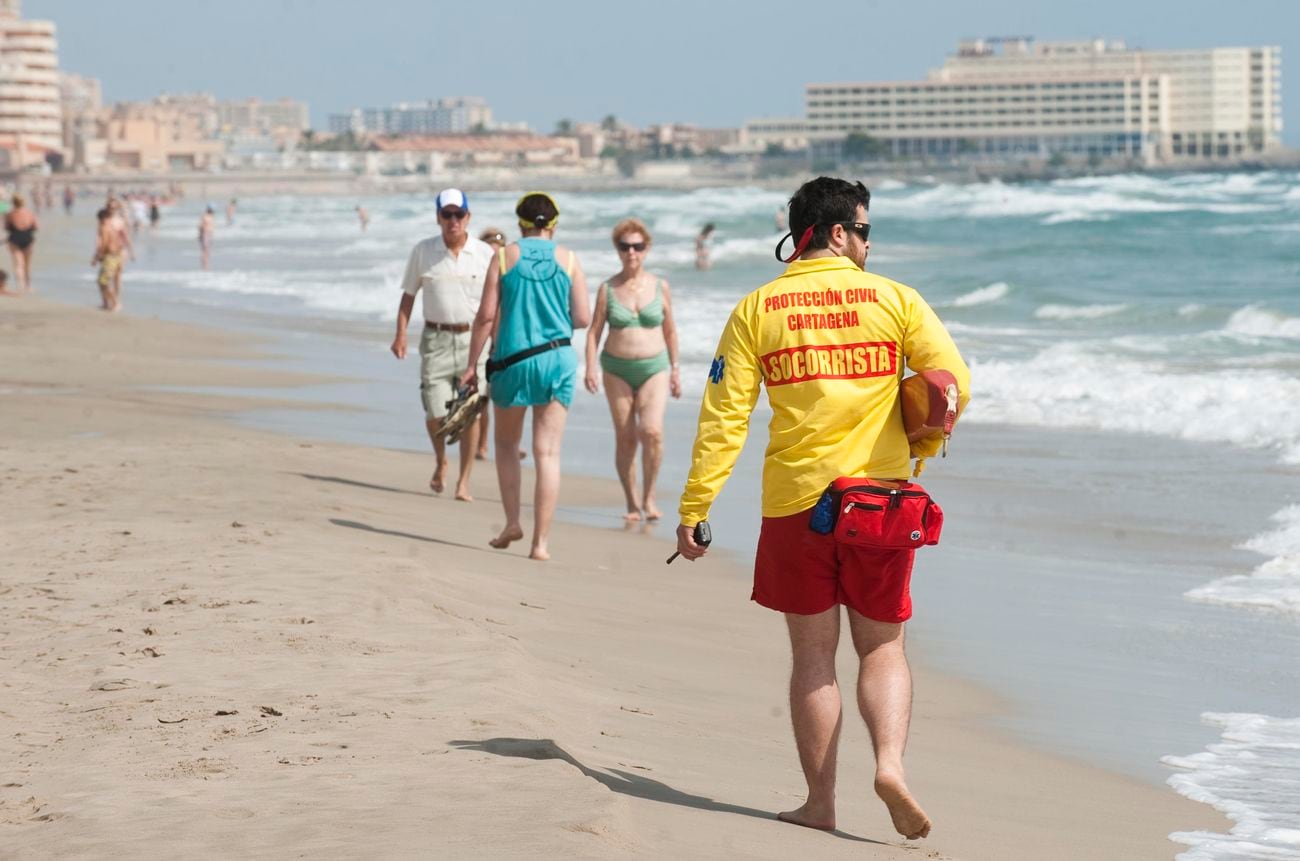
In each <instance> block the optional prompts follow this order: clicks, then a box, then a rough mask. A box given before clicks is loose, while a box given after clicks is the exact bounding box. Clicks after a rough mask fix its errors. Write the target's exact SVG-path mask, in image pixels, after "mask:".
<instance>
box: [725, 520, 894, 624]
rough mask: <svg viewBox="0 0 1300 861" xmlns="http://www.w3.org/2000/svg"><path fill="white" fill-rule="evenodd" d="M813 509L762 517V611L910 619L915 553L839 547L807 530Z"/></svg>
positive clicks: (758, 574) (758, 587) (758, 567)
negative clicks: (841, 611) (839, 608)
mask: <svg viewBox="0 0 1300 861" xmlns="http://www.w3.org/2000/svg"><path fill="white" fill-rule="evenodd" d="M811 516H812V509H811V508H810V509H808V510H807V511H801V512H799V513H798V514H791V515H789V516H788V517H764V518H763V529H762V531H760V532H759V534H758V554H757V556H756V557H755V559H754V592H753V594H752V595H751V596H750V597H751V599H752V600H754V601H757V602H758V603H760V604H762V605H763V606H764V607H768V608H771V609H773V610H780V611H781V612H782V613H798V614H800V615H805V616H811V615H813V614H815V613H821V612H823V611H825V610H829V609H830V608H831V607H833V606H835V605H836V604H843V605H845V606H846V607H852V608H853V609H854V610H857V611H858V612H859V613H861V614H862V615H864V616H866V617H867V618H868V619H874V620H876V621H877V622H906V621H907V620H908V619H910V618H911V617H912V595H911V592H910V591H909V590H908V585H909V583H910V582H911V580H912V559H913V557H914V556H915V555H916V551H915V550H875V549H872V548H868V547H848V546H844V545H841V544H838V543H836V541H835V537H834V536H833V535H822V534H820V533H817V532H813V531H812V530H811V529H809V528H808V519H809V518H810V517H811Z"/></svg>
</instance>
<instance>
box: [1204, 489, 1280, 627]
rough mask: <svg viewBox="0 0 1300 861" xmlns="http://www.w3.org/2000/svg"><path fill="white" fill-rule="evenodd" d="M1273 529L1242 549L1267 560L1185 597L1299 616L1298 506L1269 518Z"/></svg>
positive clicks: (1248, 542) (1252, 539)
mask: <svg viewBox="0 0 1300 861" xmlns="http://www.w3.org/2000/svg"><path fill="white" fill-rule="evenodd" d="M1273 520H1274V521H1275V522H1276V523H1278V524H1279V525H1278V527H1277V528H1276V529H1272V530H1270V531H1268V532H1265V533H1262V534H1260V535H1256V536H1255V537H1254V538H1251V539H1250V540H1249V541H1247V542H1246V543H1245V544H1243V545H1241V546H1242V548H1243V549H1246V550H1253V551H1255V552H1256V553H1259V554H1261V555H1264V556H1271V557H1272V558H1271V559H1269V560H1268V561H1267V562H1265V563H1264V564H1262V565H1260V566H1259V567H1257V568H1256V569H1255V570H1254V571H1251V572H1250V573H1249V574H1234V575H1231V576H1229V577H1223V578H1221V579H1218V580H1215V581H1213V582H1211V583H1206V584H1205V585H1204V586H1198V587H1197V588H1195V589H1193V590H1191V591H1190V592H1188V593H1187V597H1188V598H1190V599H1192V600H1193V601H1203V602H1205V603H1209V604H1228V605H1230V606H1235V607H1255V608H1260V609H1265V610H1283V611H1288V612H1292V613H1300V505H1291V506H1288V507H1287V508H1284V509H1282V510H1281V511H1279V512H1278V513H1276V514H1274V515H1273Z"/></svg>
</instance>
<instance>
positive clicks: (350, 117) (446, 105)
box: [329, 96, 492, 135]
mask: <svg viewBox="0 0 1300 861" xmlns="http://www.w3.org/2000/svg"><path fill="white" fill-rule="evenodd" d="M480 127H481V128H485V129H490V128H492V109H491V108H490V107H488V105H487V102H485V101H484V100H483V99H481V98H477V97H473V96H466V97H460V98H450V99H438V100H437V101H432V100H430V101H427V102H399V103H398V104H396V105H393V106H391V107H387V108H354V109H353V110H351V111H349V112H348V113H346V114H332V115H331V116H330V118H329V130H330V131H331V132H334V133H336V134H342V133H344V132H349V131H350V132H353V133H356V134H361V133H370V134H378V135H405V134H459V133H464V132H471V131H473V130H474V129H475V128H480Z"/></svg>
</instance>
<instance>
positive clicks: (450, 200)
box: [433, 188, 469, 212]
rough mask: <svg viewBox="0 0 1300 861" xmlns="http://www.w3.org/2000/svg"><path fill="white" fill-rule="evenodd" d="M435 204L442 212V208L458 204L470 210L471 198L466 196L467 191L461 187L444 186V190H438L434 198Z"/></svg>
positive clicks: (467, 210)
mask: <svg viewBox="0 0 1300 861" xmlns="http://www.w3.org/2000/svg"><path fill="white" fill-rule="evenodd" d="M433 205H434V207H435V208H437V210H438V211H439V212H442V210H443V209H444V208H445V207H448V206H458V207H460V208H461V209H463V210H465V211H466V212H469V198H468V197H466V196H465V192H463V191H461V190H460V189H459V188H444V189H443V190H442V191H440V192H438V196H437V197H436V198H434V201H433Z"/></svg>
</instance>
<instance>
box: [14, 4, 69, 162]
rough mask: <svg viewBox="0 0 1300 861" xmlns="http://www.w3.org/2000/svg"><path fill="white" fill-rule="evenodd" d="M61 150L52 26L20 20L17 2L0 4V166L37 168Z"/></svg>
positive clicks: (50, 22)
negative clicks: (48, 157) (2, 164)
mask: <svg viewBox="0 0 1300 861" xmlns="http://www.w3.org/2000/svg"><path fill="white" fill-rule="evenodd" d="M62 149H63V110H62V107H61V105H60V101H59V57H58V46H57V44H56V43H55V41H54V23H53V22H52V21H26V20H23V18H22V7H21V5H20V2H19V0H0V161H3V160H5V158H6V156H7V160H8V165H9V166H10V167H18V166H22V165H27V164H40V163H42V162H43V161H44V160H45V156H46V154H47V153H54V152H59V151H61V150H62Z"/></svg>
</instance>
